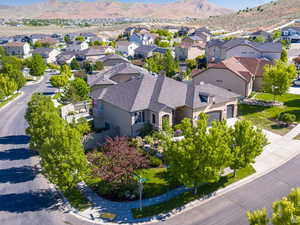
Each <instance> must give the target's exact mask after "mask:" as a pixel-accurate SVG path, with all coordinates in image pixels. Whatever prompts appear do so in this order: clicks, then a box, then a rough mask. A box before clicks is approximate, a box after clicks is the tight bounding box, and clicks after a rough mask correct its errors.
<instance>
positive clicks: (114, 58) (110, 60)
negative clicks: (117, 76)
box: [97, 54, 129, 67]
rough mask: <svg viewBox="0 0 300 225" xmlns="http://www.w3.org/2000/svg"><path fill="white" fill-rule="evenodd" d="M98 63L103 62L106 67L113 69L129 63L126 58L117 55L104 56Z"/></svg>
mask: <svg viewBox="0 0 300 225" xmlns="http://www.w3.org/2000/svg"><path fill="white" fill-rule="evenodd" d="M97 61H101V62H102V63H103V65H104V67H112V66H115V65H118V64H121V63H129V61H128V60H127V59H126V58H124V57H123V56H120V55H117V54H109V55H105V56H102V57H101V58H99V59H97Z"/></svg>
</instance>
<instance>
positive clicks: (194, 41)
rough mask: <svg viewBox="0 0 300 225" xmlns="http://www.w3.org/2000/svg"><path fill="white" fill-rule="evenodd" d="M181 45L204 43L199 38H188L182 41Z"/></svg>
mask: <svg viewBox="0 0 300 225" xmlns="http://www.w3.org/2000/svg"><path fill="white" fill-rule="evenodd" d="M181 43H183V44H200V43H201V44H202V43H205V42H204V41H203V40H202V38H200V37H199V36H188V37H185V38H183V39H182V41H181Z"/></svg>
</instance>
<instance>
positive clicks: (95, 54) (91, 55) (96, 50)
mask: <svg viewBox="0 0 300 225" xmlns="http://www.w3.org/2000/svg"><path fill="white" fill-rule="evenodd" d="M113 53H115V49H114V48H113V47H110V46H93V47H91V48H88V49H85V50H82V51H80V52H79V53H78V54H77V57H79V58H81V59H83V60H97V59H99V58H101V57H103V56H104V55H106V54H113Z"/></svg>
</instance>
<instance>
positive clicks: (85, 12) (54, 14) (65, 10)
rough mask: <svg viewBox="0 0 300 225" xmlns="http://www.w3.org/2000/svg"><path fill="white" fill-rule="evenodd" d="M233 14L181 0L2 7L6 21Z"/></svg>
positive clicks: (197, 0) (201, 1)
mask: <svg viewBox="0 0 300 225" xmlns="http://www.w3.org/2000/svg"><path fill="white" fill-rule="evenodd" d="M231 12H233V11H232V10H230V9H225V8H222V7H219V6H217V5H214V4H212V3H210V2H208V1H207V0H180V1H176V2H171V3H164V4H158V3H155V4H154V3H153V4H152V3H123V2H119V1H116V0H98V1H95V2H82V1H76V2H74V1H58V0H49V1H47V2H44V3H38V4H31V5H26V6H22V7H14V8H0V15H1V17H6V18H11V17H13V18H43V19H53V18H68V19H78V18H120V17H127V18H133V17H134V18H144V17H150V18H167V19H181V18H184V17H194V18H202V19H203V18H208V17H209V16H215V15H224V14H228V13H231Z"/></svg>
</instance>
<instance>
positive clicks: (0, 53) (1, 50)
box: [0, 46, 7, 57]
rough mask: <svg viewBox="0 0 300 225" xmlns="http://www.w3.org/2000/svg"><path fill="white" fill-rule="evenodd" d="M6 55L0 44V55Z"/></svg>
mask: <svg viewBox="0 0 300 225" xmlns="http://www.w3.org/2000/svg"><path fill="white" fill-rule="evenodd" d="M6 55H7V54H6V51H5V49H4V48H3V47H2V46H0V57H2V56H6Z"/></svg>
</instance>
